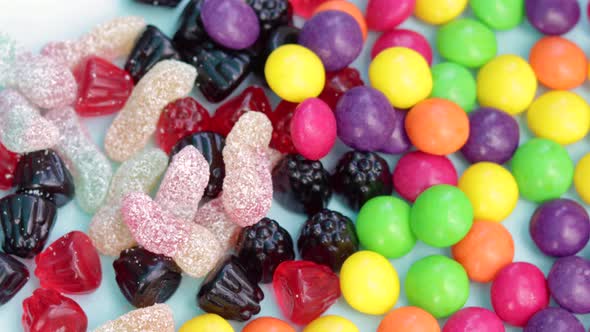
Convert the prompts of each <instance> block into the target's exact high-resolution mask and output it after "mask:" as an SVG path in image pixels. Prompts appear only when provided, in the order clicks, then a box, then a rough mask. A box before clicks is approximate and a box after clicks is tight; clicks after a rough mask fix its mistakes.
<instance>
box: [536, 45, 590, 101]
mask: <svg viewBox="0 0 590 332" xmlns="http://www.w3.org/2000/svg"><path fill="white" fill-rule="evenodd" d="M529 62H530V64H531V67H532V68H533V70H534V71H535V74H536V75H537V78H538V79H539V81H540V82H541V84H543V85H545V86H547V87H549V88H551V89H557V90H569V89H573V88H576V87H578V86H580V85H582V84H584V82H585V81H586V77H587V76H588V73H587V69H588V61H587V60H586V55H585V54H584V51H583V50H582V49H581V48H580V47H579V46H578V45H576V44H575V43H574V42H571V41H569V40H567V39H565V38H562V37H557V36H550V37H543V38H541V39H539V40H538V41H537V43H535V45H534V46H533V47H532V48H531V51H530V54H529Z"/></svg>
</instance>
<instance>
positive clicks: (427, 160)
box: [393, 151, 457, 202]
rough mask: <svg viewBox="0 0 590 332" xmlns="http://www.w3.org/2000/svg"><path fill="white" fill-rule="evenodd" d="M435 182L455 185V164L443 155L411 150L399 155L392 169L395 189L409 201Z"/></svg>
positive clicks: (435, 183)
mask: <svg viewBox="0 0 590 332" xmlns="http://www.w3.org/2000/svg"><path fill="white" fill-rule="evenodd" d="M437 184H449V185H452V186H456V185H457V171H456V170H455V166H453V164H452V163H451V161H450V160H449V158H447V157H445V156H435V155H431V154H428V153H424V152H421V151H413V152H410V153H407V154H405V155H404V156H403V157H401V158H400V160H399V161H398V162H397V165H396V166H395V169H394V170H393V187H394V188H395V191H396V192H397V193H398V194H399V195H400V196H401V197H403V198H405V199H407V200H408V201H410V202H413V201H415V200H416V198H417V197H418V195H420V194H421V193H422V192H423V191H424V190H426V189H428V188H430V187H432V186H434V185H437Z"/></svg>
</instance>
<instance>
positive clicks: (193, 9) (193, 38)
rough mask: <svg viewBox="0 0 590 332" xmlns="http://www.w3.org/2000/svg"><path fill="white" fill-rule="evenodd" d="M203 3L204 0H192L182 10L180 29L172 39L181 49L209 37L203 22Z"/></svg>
mask: <svg viewBox="0 0 590 332" xmlns="http://www.w3.org/2000/svg"><path fill="white" fill-rule="evenodd" d="M202 5H203V0H190V1H189V2H188V3H187V4H186V6H185V7H184V9H183V10H182V14H181V15H180V17H179V19H178V30H176V32H175V33H174V37H173V39H172V40H173V42H174V45H176V47H177V48H178V49H179V50H181V51H185V50H186V49H188V48H191V47H192V46H193V45H196V44H199V43H200V42H202V41H203V40H205V39H207V38H208V37H207V32H206V31H205V28H204V27H203V22H201V6H202Z"/></svg>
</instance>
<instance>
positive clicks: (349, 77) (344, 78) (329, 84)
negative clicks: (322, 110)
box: [318, 67, 365, 110]
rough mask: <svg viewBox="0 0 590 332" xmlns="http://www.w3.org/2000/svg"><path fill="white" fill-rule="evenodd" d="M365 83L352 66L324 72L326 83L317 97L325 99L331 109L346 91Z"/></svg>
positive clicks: (334, 107) (333, 108)
mask: <svg viewBox="0 0 590 332" xmlns="http://www.w3.org/2000/svg"><path fill="white" fill-rule="evenodd" d="M362 85H365V82H363V80H362V78H361V74H360V73H359V71H358V70H356V69H355V68H352V67H347V68H344V69H342V70H340V71H336V72H326V84H325V85H324V90H323V91H322V93H321V94H320V96H319V97H318V98H320V99H321V100H323V101H325V102H326V104H328V106H330V108H331V109H332V110H335V109H336V104H337V103H338V99H340V96H342V95H343V94H344V93H345V92H346V91H348V90H350V89H352V88H354V87H357V86H362Z"/></svg>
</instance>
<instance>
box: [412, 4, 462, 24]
mask: <svg viewBox="0 0 590 332" xmlns="http://www.w3.org/2000/svg"><path fill="white" fill-rule="evenodd" d="M465 7H467V0H439V1H429V0H416V10H415V12H414V13H415V15H416V17H418V18H419V19H421V20H422V21H424V22H426V23H430V24H433V25H437V24H445V23H447V22H449V21H451V20H453V19H454V18H456V17H457V16H459V15H461V13H462V12H463V10H464V9H465Z"/></svg>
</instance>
